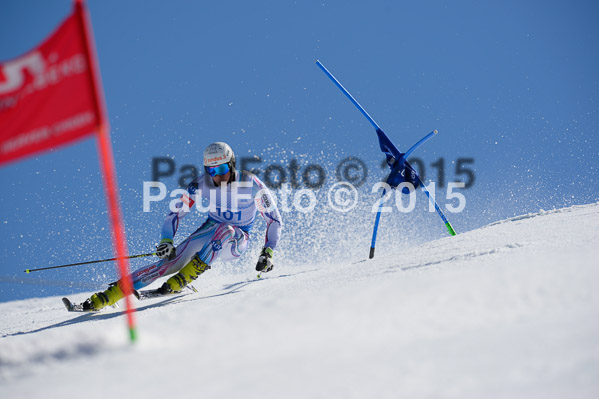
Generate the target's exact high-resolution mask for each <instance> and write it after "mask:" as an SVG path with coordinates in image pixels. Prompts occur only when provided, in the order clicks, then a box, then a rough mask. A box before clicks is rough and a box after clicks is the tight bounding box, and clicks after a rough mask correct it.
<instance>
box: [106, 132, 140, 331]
mask: <svg viewBox="0 0 599 399" xmlns="http://www.w3.org/2000/svg"><path fill="white" fill-rule="evenodd" d="M98 144H99V148H98V149H99V152H100V164H101V167H102V174H103V175H104V188H105V194H106V200H107V204H108V215H109V217H110V224H111V226H112V238H113V244H114V247H115V249H116V256H117V258H118V259H117V265H118V269H119V274H120V275H121V279H120V283H121V289H122V290H123V293H124V294H125V304H126V309H127V310H126V313H127V324H128V326H129V337H130V339H131V342H134V341H135V339H136V335H137V334H136V331H135V319H134V317H133V314H134V312H135V309H134V308H133V303H132V301H131V295H130V294H131V293H132V292H133V287H132V284H131V275H130V274H129V262H128V261H127V259H126V256H127V253H128V250H127V238H126V236H125V226H124V225H123V217H122V212H121V208H120V205H119V198H118V191H117V187H118V185H117V182H116V174H115V167H114V158H113V154H112V145H111V143H110V134H109V132H108V127H107V125H105V124H102V125H101V126H100V130H99V132H98Z"/></svg>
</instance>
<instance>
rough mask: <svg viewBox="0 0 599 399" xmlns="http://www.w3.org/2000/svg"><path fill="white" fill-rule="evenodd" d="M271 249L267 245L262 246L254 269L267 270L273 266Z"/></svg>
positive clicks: (264, 271)
mask: <svg viewBox="0 0 599 399" xmlns="http://www.w3.org/2000/svg"><path fill="white" fill-rule="evenodd" d="M272 253H273V252H272V249H271V248H269V247H264V248H263V249H262V252H261V253H260V257H259V258H258V263H257V264H256V271H257V272H263V273H266V272H269V271H271V270H272V268H273V266H274V265H273V264H272V261H271V259H272Z"/></svg>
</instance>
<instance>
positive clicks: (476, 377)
mask: <svg viewBox="0 0 599 399" xmlns="http://www.w3.org/2000/svg"><path fill="white" fill-rule="evenodd" d="M366 250H367V249H366ZM313 257H314V256H312V254H310V251H309V249H307V250H306V265H305V266H301V267H298V266H294V267H284V266H282V267H280V266H275V269H274V270H273V272H272V273H270V274H269V275H267V277H266V278H265V279H263V280H256V279H254V274H253V273H252V272H250V271H248V272H247V274H246V275H239V274H237V275H234V274H230V273H229V274H222V273H221V274H219V273H218V272H215V271H214V270H211V271H210V272H208V273H206V274H204V275H203V276H202V277H201V279H200V280H198V281H197V282H196V284H195V286H196V288H198V289H199V290H200V292H199V293H198V294H193V295H188V296H184V297H178V298H169V299H158V300H153V301H144V302H138V303H137V306H138V311H137V313H136V319H137V322H138V329H139V331H138V333H139V340H138V342H137V343H136V344H135V345H131V344H130V343H129V342H128V336H127V332H126V327H125V325H126V323H125V317H124V316H123V313H122V308H121V310H112V309H110V310H108V311H106V312H101V313H98V314H91V315H90V314H84V315H79V314H75V313H67V312H66V311H65V310H64V308H63V306H62V303H61V301H60V297H53V298H43V299H30V300H24V301H15V302H5V303H0V333H1V336H2V338H1V339H0V397H2V398H15V397H17V398H40V397H44V398H61V399H64V398H72V397H84V398H100V397H102V398H107V397H109V398H116V397H120V396H121V395H124V396H125V397H177V398H180V397H184V398H185V397H189V398H261V399H264V398H331V397H332V398H500V397H501V398H506V397H509V398H597V397H599V319H598V316H599V290H598V288H599V287H598V283H599V262H598V261H597V259H599V203H597V204H590V205H585V206H575V207H571V208H565V209H560V210H556V211H549V212H544V211H542V212H540V213H537V214H529V215H524V216H520V217H516V218H512V219H509V220H505V221H501V222H497V223H493V224H491V225H489V226H486V227H484V228H481V229H477V230H474V231H470V232H467V233H464V234H460V235H458V236H456V237H447V238H443V239H440V240H436V241H433V242H429V243H426V244H424V245H420V246H418V247H415V248H405V249H404V250H402V251H399V252H396V253H393V254H389V253H377V256H376V258H375V259H374V260H370V261H366V262H358V263H354V264H330V265H324V264H317V263H316V264H315V263H313V262H312V261H310V259H312V258H313ZM73 299H74V300H77V301H80V300H83V299H85V295H78V296H76V297H74V298H73Z"/></svg>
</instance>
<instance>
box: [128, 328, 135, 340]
mask: <svg viewBox="0 0 599 399" xmlns="http://www.w3.org/2000/svg"><path fill="white" fill-rule="evenodd" d="M129 339H130V340H131V342H132V343H133V342H135V341H137V332H136V331H135V328H130V329H129Z"/></svg>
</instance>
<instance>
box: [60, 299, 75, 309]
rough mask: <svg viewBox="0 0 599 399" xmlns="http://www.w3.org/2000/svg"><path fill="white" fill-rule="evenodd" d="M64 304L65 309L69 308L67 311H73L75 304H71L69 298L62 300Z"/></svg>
mask: <svg viewBox="0 0 599 399" xmlns="http://www.w3.org/2000/svg"><path fill="white" fill-rule="evenodd" d="M62 303H63V304H64V306H65V308H67V310H69V311H70V310H72V309H73V304H72V303H71V301H70V300H69V298H62Z"/></svg>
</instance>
